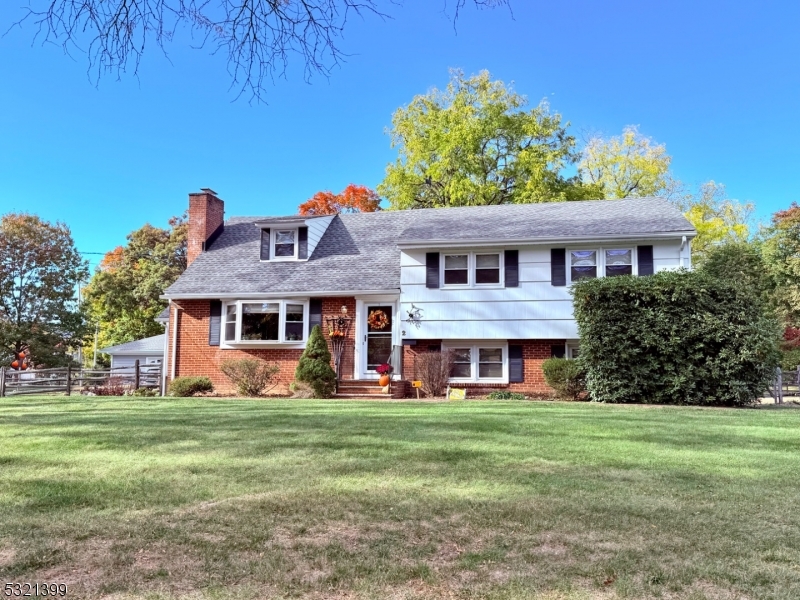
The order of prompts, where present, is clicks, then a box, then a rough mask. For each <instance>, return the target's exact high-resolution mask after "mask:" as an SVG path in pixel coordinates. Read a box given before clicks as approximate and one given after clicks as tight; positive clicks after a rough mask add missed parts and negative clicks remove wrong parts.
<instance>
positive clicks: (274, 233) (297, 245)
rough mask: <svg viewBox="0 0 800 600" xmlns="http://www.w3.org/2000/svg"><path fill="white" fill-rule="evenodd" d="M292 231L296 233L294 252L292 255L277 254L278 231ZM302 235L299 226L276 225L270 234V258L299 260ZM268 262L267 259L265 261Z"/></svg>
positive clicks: (274, 259)
mask: <svg viewBox="0 0 800 600" xmlns="http://www.w3.org/2000/svg"><path fill="white" fill-rule="evenodd" d="M288 231H291V232H292V233H293V234H294V254H293V255H292V256H275V242H276V241H277V239H278V233H279V232H280V233H286V232H288ZM299 238H300V235H299V230H298V228H297V227H285V228H278V227H275V228H273V229H272V230H271V231H270V234H269V259H270V261H284V260H297V256H298V251H299V248H300V239H299ZM264 262H266V261H264Z"/></svg>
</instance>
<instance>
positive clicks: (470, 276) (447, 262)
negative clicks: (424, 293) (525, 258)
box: [442, 252, 503, 287]
mask: <svg viewBox="0 0 800 600" xmlns="http://www.w3.org/2000/svg"><path fill="white" fill-rule="evenodd" d="M501 256H502V254H501V253H499V252H491V253H490V252H486V253H476V252H470V253H462V254H445V255H444V261H442V262H443V266H442V271H443V276H442V280H443V281H444V285H445V286H450V285H452V286H462V287H479V286H483V285H486V286H498V285H501V282H502V279H501V275H500V274H501V272H502V270H503V265H502V258H501Z"/></svg>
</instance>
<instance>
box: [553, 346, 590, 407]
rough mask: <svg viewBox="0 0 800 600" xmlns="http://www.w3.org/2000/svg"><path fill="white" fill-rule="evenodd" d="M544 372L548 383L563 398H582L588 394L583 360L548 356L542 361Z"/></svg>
mask: <svg viewBox="0 0 800 600" xmlns="http://www.w3.org/2000/svg"><path fill="white" fill-rule="evenodd" d="M581 351H583V346H581ZM542 372H543V373H544V380H545V382H547V385H549V386H550V387H551V388H553V389H554V390H555V391H556V395H557V396H558V397H559V398H561V399H562V400H580V399H581V398H583V397H584V396H585V395H586V370H585V369H584V368H583V361H580V360H569V359H566V358H548V359H547V360H545V361H544V362H542Z"/></svg>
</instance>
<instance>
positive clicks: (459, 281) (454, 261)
mask: <svg viewBox="0 0 800 600" xmlns="http://www.w3.org/2000/svg"><path fill="white" fill-rule="evenodd" d="M444 284H445V285H467V284H469V255H468V254H450V255H446V256H445V257H444Z"/></svg>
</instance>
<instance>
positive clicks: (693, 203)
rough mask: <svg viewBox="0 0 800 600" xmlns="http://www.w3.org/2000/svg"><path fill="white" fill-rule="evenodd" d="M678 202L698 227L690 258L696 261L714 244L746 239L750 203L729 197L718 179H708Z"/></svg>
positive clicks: (748, 229)
mask: <svg viewBox="0 0 800 600" xmlns="http://www.w3.org/2000/svg"><path fill="white" fill-rule="evenodd" d="M677 203H678V205H679V206H680V207H681V209H682V210H683V211H684V214H685V215H686V218H687V219H688V220H689V222H690V223H691V224H692V225H693V226H694V228H695V229H696V230H697V237H695V238H694V239H693V240H692V261H693V262H696V263H697V264H698V265H701V264H702V263H703V261H704V260H705V259H706V256H707V255H708V253H709V252H710V250H711V248H713V247H714V246H717V245H720V244H726V243H741V242H746V241H747V239H748V236H749V233H750V228H749V226H748V221H749V220H750V216H751V215H752V213H753V205H752V204H751V203H741V202H739V201H737V200H731V199H730V198H728V197H727V196H726V194H725V186H724V185H722V184H721V183H715V182H714V181H708V182H706V183H704V184H702V185H701V186H700V190H699V192H698V193H697V194H695V195H691V194H689V195H686V196H684V197H683V198H681V199H679V200H678V201H677Z"/></svg>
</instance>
